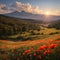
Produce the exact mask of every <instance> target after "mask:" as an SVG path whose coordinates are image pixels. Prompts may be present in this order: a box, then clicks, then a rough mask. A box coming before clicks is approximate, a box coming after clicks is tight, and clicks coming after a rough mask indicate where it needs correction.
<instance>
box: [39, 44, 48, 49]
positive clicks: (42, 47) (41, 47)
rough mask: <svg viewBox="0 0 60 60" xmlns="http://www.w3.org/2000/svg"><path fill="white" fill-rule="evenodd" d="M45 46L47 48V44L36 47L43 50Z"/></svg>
mask: <svg viewBox="0 0 60 60" xmlns="http://www.w3.org/2000/svg"><path fill="white" fill-rule="evenodd" d="M45 48H48V46H46V45H43V46H40V47H39V48H38V50H43V49H45Z"/></svg>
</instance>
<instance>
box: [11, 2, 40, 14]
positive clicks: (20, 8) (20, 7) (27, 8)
mask: <svg viewBox="0 0 60 60" xmlns="http://www.w3.org/2000/svg"><path fill="white" fill-rule="evenodd" d="M11 8H13V10H17V11H19V12H20V11H25V12H30V13H34V14H40V9H39V7H38V6H34V7H33V6H32V5H31V4H29V3H27V4H24V3H21V2H15V4H12V5H11Z"/></svg>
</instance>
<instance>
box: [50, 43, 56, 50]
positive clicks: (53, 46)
mask: <svg viewBox="0 0 60 60" xmlns="http://www.w3.org/2000/svg"><path fill="white" fill-rule="evenodd" d="M56 47H57V44H51V45H50V46H49V48H51V49H54V48H56Z"/></svg>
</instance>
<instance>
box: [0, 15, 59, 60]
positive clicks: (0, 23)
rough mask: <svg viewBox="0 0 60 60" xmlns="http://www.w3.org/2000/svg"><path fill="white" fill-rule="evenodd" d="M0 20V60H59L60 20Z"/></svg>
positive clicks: (2, 18)
mask: <svg viewBox="0 0 60 60" xmlns="http://www.w3.org/2000/svg"><path fill="white" fill-rule="evenodd" d="M0 18H1V19H0V60H60V20H58V21H57V22H56V21H54V22H52V23H51V22H50V23H48V24H47V23H45V22H43V23H42V21H35V20H29V19H27V20H26V19H19V18H12V17H7V16H2V15H1V16H0Z"/></svg>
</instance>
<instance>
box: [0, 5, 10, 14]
mask: <svg viewBox="0 0 60 60" xmlns="http://www.w3.org/2000/svg"><path fill="white" fill-rule="evenodd" d="M10 12H11V10H10V9H8V7H7V6H6V5H5V4H0V14H5V13H10Z"/></svg>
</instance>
